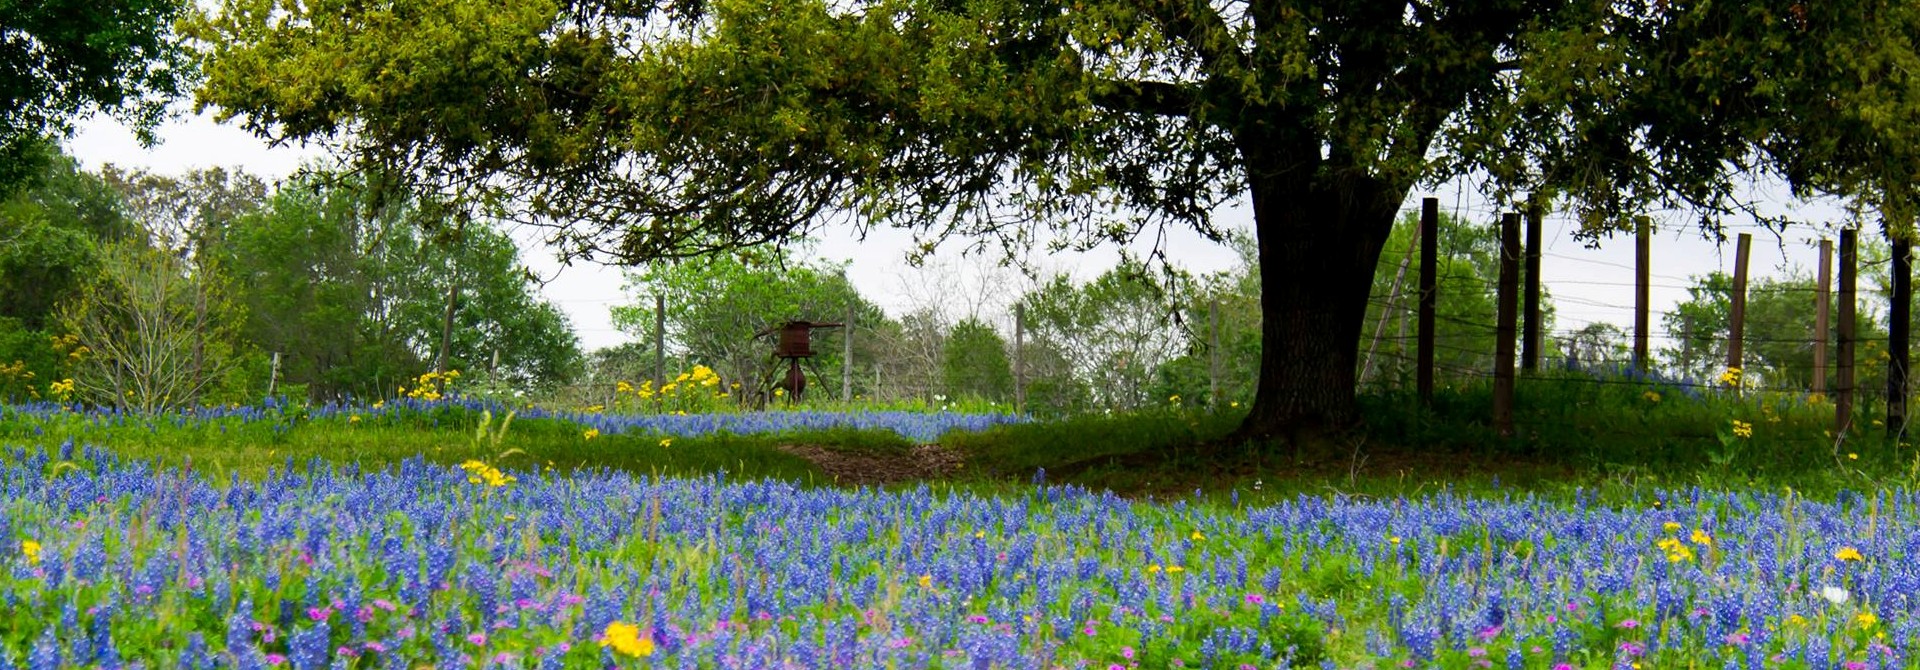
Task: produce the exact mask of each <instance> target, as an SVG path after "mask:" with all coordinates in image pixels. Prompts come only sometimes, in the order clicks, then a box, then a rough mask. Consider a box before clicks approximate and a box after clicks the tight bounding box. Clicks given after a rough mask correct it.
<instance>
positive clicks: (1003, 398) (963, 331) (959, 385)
mask: <svg viewBox="0 0 1920 670" xmlns="http://www.w3.org/2000/svg"><path fill="white" fill-rule="evenodd" d="M940 371H941V377H942V380H943V381H944V382H945V384H944V386H945V388H946V392H947V395H949V396H952V397H955V398H978V399H981V400H986V401H989V402H1009V401H1011V400H1013V366H1012V365H1011V364H1010V363H1008V361H1007V341H1006V340H1005V339H1003V338H1001V337H1000V333H999V331H996V330H994V329H993V326H989V325H987V324H986V323H984V322H981V321H980V320H978V319H964V320H962V321H961V322H960V323H957V324H954V326H953V330H951V331H949V332H948V333H947V341H946V347H945V351H944V352H943V357H942V360H941V365H940Z"/></svg>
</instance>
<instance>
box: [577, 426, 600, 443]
mask: <svg viewBox="0 0 1920 670" xmlns="http://www.w3.org/2000/svg"><path fill="white" fill-rule="evenodd" d="M580 436H581V437H584V438H587V439H589V440H591V439H593V438H596V437H600V429H599V428H588V429H587V432H584V433H581V434H580Z"/></svg>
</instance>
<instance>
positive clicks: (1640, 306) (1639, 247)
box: [1633, 216, 1653, 372]
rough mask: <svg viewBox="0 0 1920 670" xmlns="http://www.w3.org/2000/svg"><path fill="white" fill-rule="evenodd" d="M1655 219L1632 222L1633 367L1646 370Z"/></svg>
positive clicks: (1645, 218)
mask: <svg viewBox="0 0 1920 670" xmlns="http://www.w3.org/2000/svg"><path fill="white" fill-rule="evenodd" d="M1652 278H1653V222H1652V220H1650V219H1648V218H1647V217H1645V216H1640V217H1636V218H1635V219H1634V222H1633V369H1635V370H1638V371H1641V372H1645V371H1646V370H1647V367H1648V366H1647V363H1648V355H1647V331H1648V329H1649V328H1650V327H1651V322H1650V320H1649V319H1648V318H1647V315H1648V314H1649V313H1651V302H1652V300H1651V297H1652V295H1651V294H1652V292H1651V290H1650V288H1651V286H1652V284H1653V282H1652Z"/></svg>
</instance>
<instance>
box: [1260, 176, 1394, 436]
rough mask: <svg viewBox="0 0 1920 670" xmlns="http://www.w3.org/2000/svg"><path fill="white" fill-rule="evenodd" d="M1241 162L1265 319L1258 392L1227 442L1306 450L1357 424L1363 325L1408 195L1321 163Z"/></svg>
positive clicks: (1261, 330) (1367, 178)
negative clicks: (1274, 443) (1334, 172)
mask: <svg viewBox="0 0 1920 670" xmlns="http://www.w3.org/2000/svg"><path fill="white" fill-rule="evenodd" d="M1316 153H1317V152H1316ZM1248 158H1249V160H1248V167H1249V169H1248V175H1249V177H1248V182H1249V186H1250V189H1249V190H1250V191H1251V193H1252V200H1253V215H1254V230H1255V232H1256V234H1257V236H1258V238H1259V254H1260V302H1261V309H1262V314H1263V317H1264V318H1263V319H1262V322H1261V326H1260V344H1261V348H1260V377H1259V387H1258V389H1257V390H1256V391H1255V393H1254V398H1253V405H1252V407H1250V408H1249V410H1248V413H1247V417H1246V419H1245V420H1244V421H1243V422H1242V423H1241V425H1240V428H1239V430H1238V431H1236V433H1235V435H1234V436H1233V437H1234V438H1236V439H1254V440H1268V439H1281V440H1285V441H1288V442H1290V443H1295V444H1299V443H1302V442H1311V441H1315V440H1317V439H1318V438H1319V437H1320V436H1324V435H1328V434H1330V433H1333V432H1337V431H1340V430H1343V429H1346V428H1349V427H1352V426H1354V425H1355V424H1357V423H1358V421H1359V411H1358V406H1357V404H1356V403H1355V396H1354V391H1355V382H1356V373H1357V370H1356V364H1357V363H1358V359H1359V343H1360V332H1361V325H1362V321H1363V320H1364V319H1365V317H1366V309H1367V300H1368V298H1369V296H1370V294H1371V292H1372V288H1373V286H1372V285H1373V273H1374V267H1375V264H1376V263H1378V262H1379V259H1380V252H1381V248H1382V247H1383V246H1385V245H1386V241H1387V235H1388V233H1389V232H1390V231H1391V230H1392V226H1393V217H1394V214H1395V213H1396V212H1397V211H1398V207H1399V202H1400V200H1401V199H1403V198H1404V196H1405V191H1406V189H1405V188H1393V187H1387V186H1385V185H1383V184H1382V183H1381V182H1380V180H1377V179H1374V178H1372V177H1367V176H1359V175H1347V176H1328V175H1326V174H1324V172H1322V171H1331V170H1329V169H1328V168H1326V167H1324V166H1322V165H1319V164H1318V163H1319V162H1318V161H1305V162H1301V161H1294V162H1292V163H1290V164H1288V163H1281V162H1277V161H1274V162H1268V165H1288V166H1289V167H1287V168H1281V169H1271V170H1262V169H1259V167H1264V166H1259V165H1258V163H1257V162H1256V160H1255V159H1256V158H1257V157H1256V156H1249V157H1248ZM1293 166H1299V167H1293ZM1316 172H1321V174H1316Z"/></svg>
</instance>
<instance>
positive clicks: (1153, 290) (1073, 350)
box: [1021, 264, 1187, 409]
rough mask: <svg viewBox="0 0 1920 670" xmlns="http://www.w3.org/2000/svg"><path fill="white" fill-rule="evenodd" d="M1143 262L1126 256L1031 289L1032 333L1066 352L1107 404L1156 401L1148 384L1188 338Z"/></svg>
mask: <svg viewBox="0 0 1920 670" xmlns="http://www.w3.org/2000/svg"><path fill="white" fill-rule="evenodd" d="M1179 290H1182V289H1180V288H1178V287H1162V286H1159V285H1156V284H1155V283H1154V281H1153V279H1152V278H1151V277H1149V276H1148V275H1146V274H1145V269H1144V268H1143V267H1142V266H1139V265H1126V264H1122V265H1121V266H1119V267H1115V268H1113V269H1111V270H1108V271H1107V272H1105V273H1103V274H1101V275H1100V276H1099V277H1096V278H1094V280H1093V281H1091V282H1088V283H1087V284H1085V285H1077V284H1075V283H1074V282H1073V280H1072V279H1071V278H1070V277H1068V276H1066V275H1056V276H1055V277H1054V278H1053V279H1052V280H1051V281H1049V282H1047V283H1045V284H1042V285H1041V286H1040V288H1038V289H1035V290H1034V291H1033V292H1031V293H1029V294H1027V296H1026V297H1024V298H1023V299H1022V300H1021V302H1022V303H1023V304H1024V305H1025V307H1026V310H1027V324H1028V326H1027V327H1028V332H1029V340H1030V341H1032V342H1035V343H1044V344H1043V346H1046V347H1048V348H1051V349H1052V350H1053V351H1056V352H1058V353H1059V354H1060V355H1061V356H1062V357H1064V358H1065V359H1066V361H1067V363H1068V366H1069V368H1070V372H1071V374H1072V375H1073V377H1074V378H1075V379H1076V380H1078V381H1079V382H1080V383H1082V384H1085V386H1086V388H1087V390H1088V391H1089V392H1090V393H1091V395H1092V397H1093V400H1094V402H1096V403H1099V404H1100V405H1102V406H1103V408H1106V409H1130V408H1135V407H1140V406H1142V405H1145V404H1148V403H1150V402H1165V401H1166V399H1165V398H1160V399H1158V400H1157V401H1155V400H1154V399H1151V398H1148V397H1147V396H1146V391H1147V388H1148V386H1149V385H1150V384H1151V383H1152V381H1153V378H1154V374H1155V372H1156V371H1157V370H1158V369H1159V368H1160V366H1162V365H1164V364H1165V363H1167V362H1168V361H1170V360H1172V359H1173V358H1174V357H1175V356H1177V355H1179V354H1180V352H1181V351H1182V349H1183V348H1184V347H1185V345H1186V341H1187V340H1186V335H1185V334H1184V333H1183V332H1182V328H1180V327H1175V326H1172V325H1170V324H1169V321H1170V319H1168V318H1167V312H1168V310H1169V307H1168V304H1169V299H1168V295H1169V292H1175V291H1179Z"/></svg>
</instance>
